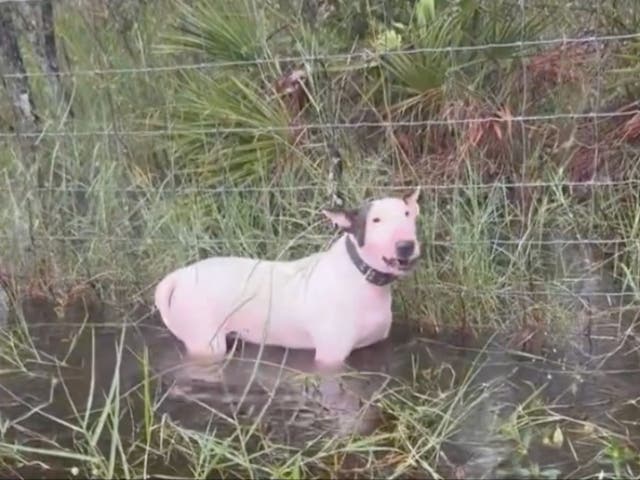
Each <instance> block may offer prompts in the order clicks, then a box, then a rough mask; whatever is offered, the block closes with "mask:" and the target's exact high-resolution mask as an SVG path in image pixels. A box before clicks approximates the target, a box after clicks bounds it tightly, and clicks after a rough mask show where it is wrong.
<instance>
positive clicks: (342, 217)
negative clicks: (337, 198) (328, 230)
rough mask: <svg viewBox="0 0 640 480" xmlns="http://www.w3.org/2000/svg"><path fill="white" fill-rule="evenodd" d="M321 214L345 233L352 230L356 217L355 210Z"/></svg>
mask: <svg viewBox="0 0 640 480" xmlns="http://www.w3.org/2000/svg"><path fill="white" fill-rule="evenodd" d="M322 213H323V214H324V216H325V217H327V218H328V219H329V220H331V222H332V223H333V224H334V225H336V226H337V227H338V228H340V229H341V230H343V231H345V232H349V231H351V230H352V229H353V227H354V226H355V222H356V217H357V216H358V211H357V210H322Z"/></svg>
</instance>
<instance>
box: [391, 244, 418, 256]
mask: <svg viewBox="0 0 640 480" xmlns="http://www.w3.org/2000/svg"><path fill="white" fill-rule="evenodd" d="M415 249H416V242H414V241H413V240H401V241H399V242H396V255H397V256H398V258H410V257H411V255H413V252H414V250H415Z"/></svg>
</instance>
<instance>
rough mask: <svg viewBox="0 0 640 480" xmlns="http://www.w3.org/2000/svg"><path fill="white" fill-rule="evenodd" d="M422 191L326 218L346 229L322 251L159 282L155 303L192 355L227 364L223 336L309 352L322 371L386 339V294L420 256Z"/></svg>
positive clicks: (214, 264)
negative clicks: (418, 234) (418, 221)
mask: <svg viewBox="0 0 640 480" xmlns="http://www.w3.org/2000/svg"><path fill="white" fill-rule="evenodd" d="M419 193H420V191H419V189H417V190H415V191H414V192H413V193H411V194H409V195H406V196H404V197H402V198H395V197H394V198H383V199H378V200H374V201H371V202H369V203H367V204H366V205H364V206H363V207H361V208H360V209H358V210H342V211H328V210H324V211H323V213H324V214H325V216H326V217H328V218H329V219H330V220H331V221H332V222H333V223H334V224H336V225H337V226H338V227H339V228H340V229H341V230H342V232H343V234H342V235H341V237H340V238H339V239H338V240H337V241H336V242H335V243H334V244H333V245H332V246H331V247H330V248H329V249H328V250H327V251H324V252H320V253H315V254H313V255H310V256H307V257H304V258H301V259H298V260H293V261H264V260H257V259H251V258H240V257H216V258H209V259H205V260H201V261H199V262H196V263H194V264H191V265H189V266H186V267H183V268H180V269H178V270H176V271H174V272H172V273H170V274H169V275H167V276H166V277H165V278H164V279H163V280H161V281H160V283H159V284H158V286H157V287H156V291H155V304H156V307H157V308H158V310H159V312H160V315H161V317H162V320H163V322H164V323H165V324H166V325H167V327H168V328H169V330H170V331H171V332H172V333H173V334H174V335H175V336H176V337H177V338H178V339H180V340H181V341H182V342H183V343H184V345H185V347H186V349H187V353H188V354H190V355H195V356H201V355H206V356H207V357H210V358H211V359H212V360H213V361H220V360H222V359H224V357H225V356H226V351H227V342H226V337H227V335H228V334H231V333H235V334H236V335H237V336H239V337H240V338H241V339H242V340H245V341H248V342H251V343H257V344H265V345H278V346H281V347H285V348H295V349H315V362H316V365H317V366H318V367H319V368H323V367H328V368H335V367H339V366H341V365H342V364H343V362H344V360H345V359H346V358H347V357H348V356H349V354H350V353H351V351H352V350H354V349H357V348H361V347H365V346H367V345H371V344H373V343H376V342H378V341H381V340H384V339H385V338H387V336H388V334H389V330H390V328H391V320H392V314H391V287H390V284H391V282H393V280H395V279H396V278H398V277H401V276H404V275H406V274H407V273H408V272H409V271H410V270H411V269H412V267H413V265H414V264H415V263H416V261H417V259H418V258H419V256H420V244H419V242H418V239H417V237H416V218H417V216H418V214H419V206H418V203H417V200H418V196H419Z"/></svg>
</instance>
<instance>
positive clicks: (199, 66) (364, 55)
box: [2, 0, 640, 78]
mask: <svg viewBox="0 0 640 480" xmlns="http://www.w3.org/2000/svg"><path fill="white" fill-rule="evenodd" d="M32 1H40V0H32ZM2 3H10V2H6V1H3V2H2ZM638 38H640V33H626V34H617V35H600V36H596V35H593V36H584V37H559V38H558V37H556V38H549V39H539V40H522V41H516V42H503V43H483V44H481V45H456V46H446V47H420V48H411V49H398V50H388V51H385V52H384V53H377V52H375V51H373V50H363V51H360V52H350V53H328V54H315V55H298V56H283V57H274V58H255V59H249V60H234V61H215V62H199V63H183V64H177V65H165V66H154V67H152V66H149V67H135V68H104V69H86V70H73V71H60V72H51V73H45V72H28V73H26V74H21V73H7V74H3V75H2V77H3V78H16V77H25V76H26V77H43V76H87V75H89V76H92V75H119V74H138V73H145V74H148V73H159V72H172V71H181V70H203V69H215V68H227V67H241V66H250V65H262V64H270V63H308V62H328V61H332V60H333V61H345V60H354V59H360V60H364V61H373V60H375V59H376V58H382V57H390V56H397V55H418V54H421V53H456V52H469V51H482V50H492V49H497V48H520V49H525V48H527V47H545V46H553V45H571V44H579V43H603V42H615V41H625V40H635V39H638Z"/></svg>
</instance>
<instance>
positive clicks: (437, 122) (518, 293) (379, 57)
mask: <svg viewBox="0 0 640 480" xmlns="http://www.w3.org/2000/svg"><path fill="white" fill-rule="evenodd" d="M40 1H42V0H0V5H10V4H19V3H30V4H33V3H37V2H40ZM53 3H54V5H63V4H64V3H65V2H64V1H62V0H56V1H54V2H53ZM521 6H522V8H523V15H524V6H525V3H524V0H521ZM637 40H640V32H638V33H626V34H616V35H613V34H611V35H587V36H557V37H553V38H540V39H536V40H522V41H515V42H505V43H487V44H481V45H457V46H443V47H420V48H408V49H397V50H389V51H385V52H384V53H380V52H376V51H374V50H373V49H366V48H365V49H361V50H359V51H353V52H337V53H324V54H308V55H305V54H300V55H287V56H274V57H270V58H266V57H265V58H254V59H246V60H237V61H209V62H194V63H179V64H174V65H150V66H136V67H127V68H86V69H85V68H78V69H73V70H69V71H59V72H26V73H2V74H0V78H1V79H2V80H11V79H25V78H40V77H71V78H75V77H91V76H116V75H132V76H135V75H149V74H162V73H171V72H183V71H205V70H215V69H224V68H229V67H252V66H253V67H255V66H262V65H282V64H297V65H305V66H309V65H310V64H312V63H314V62H317V63H322V62H324V63H326V62H344V63H348V64H352V63H354V62H360V63H361V64H362V66H363V67H367V66H370V65H374V64H375V63H376V62H380V61H384V59H386V58H391V57H397V56H402V55H408V56H411V55H420V54H435V53H447V54H455V53H464V52H473V51H488V50H494V49H501V48H502V49H508V48H512V49H518V54H519V55H521V56H524V54H525V53H526V54H527V55H528V54H529V52H526V50H527V49H530V50H531V51H535V50H539V49H543V48H547V47H554V46H569V45H578V44H589V43H592V44H604V43H614V42H629V41H637ZM524 82H525V85H524V88H525V90H526V75H525V76H524ZM599 94H600V91H598V97H600V95H599ZM636 106H637V107H638V108H635V109H627V110H615V111H590V112H582V113H577V112H558V113H553V114H542V115H489V116H480V117H469V118H459V119H425V120H407V121H402V120H398V121H395V120H394V121H378V122H368V121H363V122H323V123H307V124H301V125H299V126H295V127H292V126H289V125H286V126H284V125H272V126H264V127H215V128H213V127H212V128H208V127H207V126H206V125H203V126H202V127H196V128H190V129H185V128H167V127H166V126H160V125H158V124H156V125H149V124H147V125H144V124H143V123H142V122H140V123H138V124H137V125H138V126H140V127H139V128H138V127H137V126H136V123H135V122H132V123H130V126H129V127H128V128H124V129H120V128H116V127H109V126H107V127H105V126H102V124H101V125H97V126H96V125H91V124H89V125H87V123H83V127H82V129H81V130H73V129H65V130H56V129H54V128H44V129H41V130H38V131H27V132H20V133H16V132H8V131H0V140H2V139H7V140H8V139H15V138H19V137H29V138H37V139H43V138H62V139H66V138H75V137H92V136H97V137H99V136H108V137H111V136H128V137H138V138H145V137H158V136H168V135H215V134H218V135H223V134H227V133H250V134H255V135H260V134H266V133H274V134H277V133H289V132H291V131H292V130H295V131H303V130H320V131H335V130H338V129H351V130H353V129H359V128H386V129H393V128H398V127H435V126H445V127H446V126H455V125H474V124H482V123H500V124H510V123H516V122H517V123H535V122H543V121H547V122H548V121H554V120H578V119H583V120H607V119H633V118H635V117H640V106H639V105H636ZM523 111H524V110H523ZM70 123H71V122H70ZM143 128H147V129H146V130H145V129H143ZM596 135H597V131H596ZM317 146H318V147H322V146H326V145H324V144H317ZM594 156H597V152H596V153H594ZM617 186H635V187H640V179H633V178H630V179H623V180H610V181H604V180H592V181H534V182H491V183H478V184H474V183H443V184H423V183H418V184H415V185H402V186H393V185H390V186H385V185H370V184H369V185H367V184H364V185H359V186H350V187H349V188H348V189H349V190H369V189H372V190H380V191H404V190H407V189H410V188H415V187H420V188H421V189H423V190H431V191H448V190H464V189H500V188H507V189H510V188H545V187H550V188H563V187H568V188H580V187H590V188H596V187H602V188H604V187H617ZM326 188H327V187H326V185H290V186H282V185H274V186H264V187H219V188H193V187H185V188H182V187H177V188H169V187H154V186H150V187H149V188H142V187H128V188H109V187H103V186H95V187H94V186H92V185H88V186H77V185H69V186H64V187H35V188H29V189H28V191H29V193H44V194H46V193H52V194H53V193H69V194H75V193H78V194H84V195H87V196H90V195H92V194H94V193H97V194H99V193H101V192H105V191H111V192H115V193H121V194H125V195H126V194H140V195H141V196H145V195H153V196H154V197H157V196H164V195H167V196H175V195H194V194H216V195H219V194H225V193H229V192H238V193H243V192H257V193H259V192H278V191H292V192H302V191H325V190H326ZM0 191H7V192H10V191H12V189H11V188H10V187H0ZM88 230H90V228H89V229H88ZM114 230H115V229H114ZM536 237H537V238H535V237H533V238H532V237H524V238H507V239H499V238H491V237H487V238H485V239H482V240H475V239H449V238H447V239H445V240H429V239H423V240H422V243H423V244H424V245H425V247H427V248H428V247H429V246H438V247H455V246H466V245H468V246H474V245H487V246H492V247H495V248H499V247H507V246H517V247H522V246H560V247H562V246H570V245H578V246H581V245H584V246H620V247H621V248H624V249H625V250H626V251H630V250H633V249H640V239H637V238H567V239H562V238H556V239H541V238H540V237H544V235H536ZM16 238H17V235H0V240H2V241H11V240H15V239H16ZM335 238H336V235H314V234H306V235H305V234H300V235H296V236H295V237H292V238H276V237H273V238H263V237H261V238H256V237H255V236H250V237H237V238H227V239H220V238H203V237H198V236H188V235H185V236H181V235H175V236H174V237H172V238H167V237H166V236H163V237H158V236H143V235H140V236H133V235H131V236H128V235H108V234H104V235H103V234H101V233H100V232H93V233H87V234H77V235H76V234H68V235H48V234H46V233H43V234H41V235H39V236H38V237H37V238H36V242H35V243H36V244H37V243H38V242H39V241H60V242H74V241H75V242H81V241H82V242H92V241H93V242H101V243H104V242H116V243H131V244H132V250H139V249H144V248H146V247H148V246H149V245H150V244H155V243H158V244H168V245H184V244H197V245H199V246H203V247H207V246H215V245H218V246H226V245H243V244H247V245H265V244H267V245H282V246H283V247H284V246H286V248H287V249H290V248H291V246H293V245H296V246H298V245H304V244H305V242H307V243H311V242H327V241H330V240H331V239H335ZM119 248H122V246H120V247H119ZM123 248H126V246H124V247H123ZM585 260H587V261H588V259H585ZM592 263H597V262H592ZM600 263H602V262H600ZM586 270H588V269H586ZM108 275H109V274H108V273H106V272H103V273H101V274H99V275H98V276H108ZM589 275H590V272H587V273H586V275H585V276H580V277H578V278H560V279H554V280H552V281H544V282H542V281H524V282H522V281H519V282H518V281H517V282H515V283H516V285H514V288H509V287H503V286H501V287H494V288H473V287H469V286H466V285H459V284H449V283H446V282H438V283H434V284H431V285H429V289H432V290H436V291H439V290H445V291H447V292H462V293H465V294H472V295H487V296H494V297H531V296H535V295H554V296H569V297H573V298H578V297H583V296H587V297H588V296H591V297H607V298H616V297H630V296H633V294H632V293H630V292H624V291H615V292H613V291H593V292H592V291H588V292H583V293H577V292H572V291H569V290H568V288H567V286H566V285H562V284H566V283H569V284H572V283H579V282H584V281H588V280H589V279H590V278H591V277H590V276H589ZM74 280H76V279H75V278H74ZM497 283H500V282H497ZM525 283H526V284H528V285H529V288H531V290H520V289H518V285H523V284H525ZM536 285H540V286H541V289H540V290H535V286H536ZM601 288H602V287H601ZM636 296H637V294H636Z"/></svg>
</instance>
